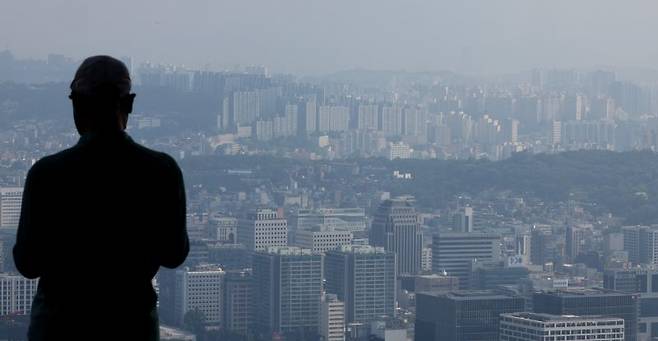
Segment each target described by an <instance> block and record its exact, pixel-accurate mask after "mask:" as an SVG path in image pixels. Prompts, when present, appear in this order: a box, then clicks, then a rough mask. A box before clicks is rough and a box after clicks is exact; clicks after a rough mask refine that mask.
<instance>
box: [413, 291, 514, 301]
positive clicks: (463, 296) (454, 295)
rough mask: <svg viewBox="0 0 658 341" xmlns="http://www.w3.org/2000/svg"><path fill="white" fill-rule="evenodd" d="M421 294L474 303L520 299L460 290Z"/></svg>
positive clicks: (484, 292)
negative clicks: (477, 301)
mask: <svg viewBox="0 0 658 341" xmlns="http://www.w3.org/2000/svg"><path fill="white" fill-rule="evenodd" d="M419 294H423V295H428V296H433V297H446V298H448V299H451V300H455V301H474V300H498V299H507V298H518V297H519V296H516V295H512V294H509V293H505V292H501V291H496V290H460V291H451V292H448V293H445V292H421V293H419Z"/></svg>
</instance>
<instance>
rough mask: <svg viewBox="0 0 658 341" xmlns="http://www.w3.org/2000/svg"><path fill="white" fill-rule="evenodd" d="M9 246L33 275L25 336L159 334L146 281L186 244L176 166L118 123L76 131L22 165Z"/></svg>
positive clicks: (174, 262)
mask: <svg viewBox="0 0 658 341" xmlns="http://www.w3.org/2000/svg"><path fill="white" fill-rule="evenodd" d="M13 252H14V261H15V263H16V268H17V269H18V271H20V272H21V274H23V275H24V276H25V277H28V278H37V277H38V278H39V287H38V291H37V295H36V297H35V299H34V303H33V309H32V316H31V317H32V319H31V325H30V332H29V334H30V339H34V340H37V339H38V340H41V339H48V340H51V339H53V340H54V339H60V338H61V339H65V338H73V339H77V338H78V337H79V338H81V339H82V338H87V339H90V340H91V339H99V338H98V337H97V336H101V335H102V336H108V337H109V336H110V335H113V334H112V333H113V332H119V333H120V334H117V335H123V336H124V337H121V338H120V339H153V338H154V337H157V336H156V335H152V334H153V333H155V332H157V323H158V321H157V314H155V305H156V295H155V292H154V290H153V287H152V285H151V280H152V279H153V277H154V275H155V274H156V272H157V271H158V269H159V267H160V266H165V267H168V268H174V267H176V266H178V265H180V264H181V263H183V261H184V260H185V258H186V257H187V254H188V252H189V242H188V236H187V232H186V229H185V191H184V185H183V177H182V174H181V171H180V168H179V167H178V165H177V164H176V162H175V161H174V159H172V158H171V157H170V156H168V155H167V154H164V153H160V152H156V151H153V150H150V149H148V148H145V147H143V146H141V145H139V144H137V143H135V142H134V141H133V140H132V139H131V138H130V137H129V136H128V135H127V134H126V133H124V132H117V133H111V134H109V133H105V134H98V133H95V134H91V133H90V134H85V135H83V136H82V137H81V138H80V140H79V142H78V143H77V144H76V145H75V146H73V147H72V148H69V149H67V150H64V151H62V152H59V153H57V154H54V155H51V156H47V157H44V158H43V159H41V160H39V161H38V162H36V163H35V164H34V166H32V168H31V169H30V171H29V172H28V174H27V179H26V183H25V189H24V193H23V204H22V209H21V217H20V222H19V226H18V232H17V238H16V245H15V246H14V250H13ZM154 323H155V324H154ZM135 329H137V331H135V332H133V330H135ZM140 330H141V331H140ZM86 333H94V334H95V336H91V337H90V336H89V335H87V334H86ZM134 333H137V334H134ZM135 336H137V338H135Z"/></svg>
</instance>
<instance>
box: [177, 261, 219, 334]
mask: <svg viewBox="0 0 658 341" xmlns="http://www.w3.org/2000/svg"><path fill="white" fill-rule="evenodd" d="M223 279H224V271H223V270H222V269H221V268H219V267H218V266H215V265H200V266H197V267H195V268H188V267H186V268H184V269H180V270H177V271H176V292H175V297H176V300H175V301H176V303H175V305H174V310H175V314H176V319H177V322H178V323H179V324H183V322H184V318H185V314H186V313H187V312H189V311H194V310H199V311H201V312H202V313H203V314H204V316H205V317H206V320H205V322H206V324H207V325H212V326H219V325H220V324H221V321H222V309H221V308H222V285H223V284H222V282H223Z"/></svg>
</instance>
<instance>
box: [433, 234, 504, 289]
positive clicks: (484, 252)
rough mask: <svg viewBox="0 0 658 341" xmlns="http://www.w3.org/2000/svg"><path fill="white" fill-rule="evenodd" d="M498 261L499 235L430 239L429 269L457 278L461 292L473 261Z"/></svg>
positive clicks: (436, 237) (499, 256)
mask: <svg viewBox="0 0 658 341" xmlns="http://www.w3.org/2000/svg"><path fill="white" fill-rule="evenodd" d="M500 259H501V241H500V236H499V235H497V234H492V233H479V232H472V233H460V232H457V233H455V232H444V233H438V234H436V235H434V238H433V239H432V270H433V272H434V273H446V274H447V275H450V276H456V277H459V286H460V288H461V289H469V288H470V280H471V271H472V269H473V262H497V261H500Z"/></svg>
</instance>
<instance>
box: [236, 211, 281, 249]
mask: <svg viewBox="0 0 658 341" xmlns="http://www.w3.org/2000/svg"><path fill="white" fill-rule="evenodd" d="M238 242H240V243H241V244H243V245H245V246H246V247H247V248H248V249H249V250H254V251H265V250H267V248H269V247H273V246H286V245H288V221H287V220H286V219H285V218H284V217H283V211H282V210H272V209H258V210H256V211H255V212H250V213H249V214H247V216H246V217H245V218H243V219H240V220H239V222H238Z"/></svg>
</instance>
